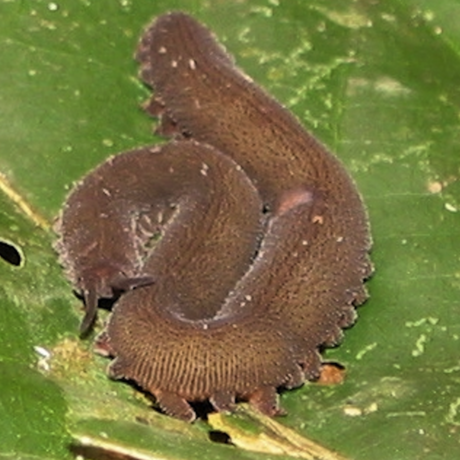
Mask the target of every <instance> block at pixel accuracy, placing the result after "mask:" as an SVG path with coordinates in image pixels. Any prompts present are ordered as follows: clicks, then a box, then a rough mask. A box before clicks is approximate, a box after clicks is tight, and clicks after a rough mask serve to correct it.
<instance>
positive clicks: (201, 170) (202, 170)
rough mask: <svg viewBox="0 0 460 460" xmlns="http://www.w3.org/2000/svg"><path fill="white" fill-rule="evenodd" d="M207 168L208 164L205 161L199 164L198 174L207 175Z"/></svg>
mask: <svg viewBox="0 0 460 460" xmlns="http://www.w3.org/2000/svg"><path fill="white" fill-rule="evenodd" d="M208 170H209V166H208V165H207V164H206V163H203V164H202V165H201V169H200V174H201V175H202V176H207V175H208Z"/></svg>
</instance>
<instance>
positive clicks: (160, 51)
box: [158, 46, 167, 54]
mask: <svg viewBox="0 0 460 460" xmlns="http://www.w3.org/2000/svg"><path fill="white" fill-rule="evenodd" d="M166 51H167V50H166V48H165V47H164V46H161V47H160V48H158V54H166Z"/></svg>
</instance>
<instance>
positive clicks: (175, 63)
mask: <svg viewBox="0 0 460 460" xmlns="http://www.w3.org/2000/svg"><path fill="white" fill-rule="evenodd" d="M171 67H172V68H174V69H175V68H176V67H177V61H171Z"/></svg>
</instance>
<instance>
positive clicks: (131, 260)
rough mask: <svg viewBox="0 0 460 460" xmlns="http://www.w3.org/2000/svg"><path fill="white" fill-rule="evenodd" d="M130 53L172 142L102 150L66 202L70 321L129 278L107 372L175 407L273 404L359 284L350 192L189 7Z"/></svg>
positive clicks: (354, 301) (105, 339) (90, 312)
mask: <svg viewBox="0 0 460 460" xmlns="http://www.w3.org/2000/svg"><path fill="white" fill-rule="evenodd" d="M136 58H137V60H138V61H139V63H140V66H141V71H140V75H141V78H142V80H143V81H144V82H145V83H146V84H147V85H148V86H149V87H151V88H152V89H153V92H154V94H153V96H152V98H151V99H150V100H149V101H148V102H147V104H146V105H145V109H146V111H147V112H148V113H149V114H150V115H152V116H154V117H159V119H160V124H159V127H158V132H159V133H160V134H163V135H165V136H168V137H173V138H174V139H175V140H173V141H171V142H170V143H169V144H166V145H165V146H163V147H161V148H156V149H151V148H144V149H139V150H137V151H133V152H128V153H123V154H120V155H119V156H116V157H114V158H112V159H110V160H109V161H108V162H106V163H104V164H102V165H101V166H99V167H98V168H97V169H96V170H94V171H93V172H91V173H90V174H89V175H88V176H87V177H86V178H85V179H83V181H82V182H81V183H80V184H79V185H77V187H76V188H75V189H74V191H73V192H72V193H71V195H70V196H69V198H68V200H67V202H66V205H65V207H64V210H63V213H62V215H61V219H60V225H59V227H58V231H59V233H60V235H61V238H60V240H59V242H58V245H57V247H58V250H59V252H60V254H61V260H62V263H63V265H64V266H65V267H66V268H67V273H68V275H69V278H70V279H71V280H72V281H73V283H74V285H75V286H76V288H77V289H78V290H80V291H81V292H82V293H83V294H84V296H85V298H86V299H87V304H86V308H87V315H86V320H85V323H84V326H83V328H84V329H86V328H87V327H88V325H89V324H90V323H91V322H92V319H93V318H94V314H95V309H96V307H95V301H97V299H98V298H100V297H104V296H110V295H111V293H112V292H113V291H119V290H122V291H127V292H125V293H124V294H122V295H121V297H120V299H119V300H118V301H117V303H116V304H115V306H114V309H113V312H112V314H111V317H110V319H109V321H108V324H107V326H106V328H105V330H104V331H103V332H102V334H101V335H100V336H99V338H98V341H97V348H98V350H99V351H100V352H101V353H104V354H106V355H109V356H111V357H113V358H114V359H113V361H112V363H111V364H110V366H109V374H110V375H111V376H112V377H113V378H123V379H128V380H131V381H134V382H136V383H137V384H139V385H140V386H142V387H143V388H144V389H145V390H147V391H149V392H150V393H152V394H153V395H155V397H156V399H157V401H158V403H159V405H160V406H161V407H162V409H163V410H164V411H165V412H166V413H168V414H171V415H174V416H176V417H179V418H181V419H184V420H188V421H191V420H193V419H194V418H195V413H194V411H193V410H192V408H191V407H190V405H189V404H188V402H190V401H197V400H206V399H208V400H209V401H210V402H211V403H212V404H213V406H214V407H215V408H216V409H217V410H225V409H231V408H232V407H233V405H234V403H235V400H236V399H237V398H238V399H244V400H248V401H249V402H251V403H252V404H253V405H255V406H256V407H258V408H259V409H260V410H262V411H263V412H265V413H267V414H270V415H275V414H277V413H280V411H281V409H280V408H279V406H278V400H277V392H276V389H277V388H279V387H285V388H293V387H296V386H299V385H301V384H302V383H303V381H304V380H305V379H315V378H316V377H317V376H318V374H319V370H320V363H321V360H320V355H319V348H320V347H322V346H331V345H334V344H336V343H338V341H339V340H340V338H341V335H342V328H344V327H347V326H349V325H351V324H352V323H353V322H354V320H355V306H357V305H359V304H361V303H362V302H363V301H364V300H365V299H366V297H367V294H366V291H365V288H364V286H363V282H364V280H365V279H366V278H368V277H369V276H370V274H371V272H372V266H371V263H370V261H369V258H368V252H369V249H370V236H369V228H368V223H367V216H366V212H365V209H364V206H363V203H362V200H361V198H360V195H359V193H358V192H357V190H356V187H355V185H354V183H353V181H352V180H351V178H350V177H349V175H348V174H347V172H346V171H345V169H344V168H343V166H342V165H341V164H340V162H339V161H338V160H337V159H336V158H335V157H334V156H333V155H332V154H331V153H329V152H328V151H327V150H326V149H325V148H324V147H323V146H322V145H321V144H320V143H319V142H318V141H317V140H316V139H315V138H314V137H313V136H311V135H310V134H309V133H308V132H307V131H305V129H304V128H303V127H302V126H301V125H300V124H299V122H298V121H297V119H296V118H295V117H294V116H293V115H291V114H290V113H289V112H288V111H287V110H286V109H285V108H283V107H282V106H281V105H280V104H279V103H278V102H276V101H275V100H274V99H273V98H272V97H270V96H269V95H268V94H267V93H266V92H265V91H264V90H262V89H261V88H260V87H258V86H257V85H256V84H255V83H253V82H252V81H251V79H250V78H248V77H247V76H246V75H244V74H243V73H242V71H241V70H239V69H238V68H237V67H235V65H234V62H233V59H232V58H231V57H230V56H229V55H228V54H227V52H226V51H225V50H224V49H223V47H222V46H221V45H220V44H219V43H218V42H217V41H216V40H215V38H214V37H213V35H212V34H211V32H210V31H209V30H208V29H207V28H205V27H204V26H203V25H201V24H200V23H198V22H197V21H196V20H195V19H193V18H191V17H190V16H188V15H186V14H184V13H180V12H174V13H168V14H165V15H162V16H160V17H158V18H157V19H156V20H155V21H153V23H152V24H151V25H150V26H149V27H148V28H147V29H146V30H145V32H144V34H143V36H142V38H141V41H140V43H139V46H138V49H137V54H136ZM88 197H90V198H88ZM157 234H161V235H162V236H161V239H160V241H159V242H158V243H157V244H156V245H152V244H151V240H152V238H153V237H154V235H157ZM131 288H135V289H131ZM130 289H131V290H130Z"/></svg>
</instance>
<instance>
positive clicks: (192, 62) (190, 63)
mask: <svg viewBox="0 0 460 460" xmlns="http://www.w3.org/2000/svg"><path fill="white" fill-rule="evenodd" d="M188 66H189V67H190V68H191V69H192V70H195V69H196V62H195V60H194V59H189V61H188Z"/></svg>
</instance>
